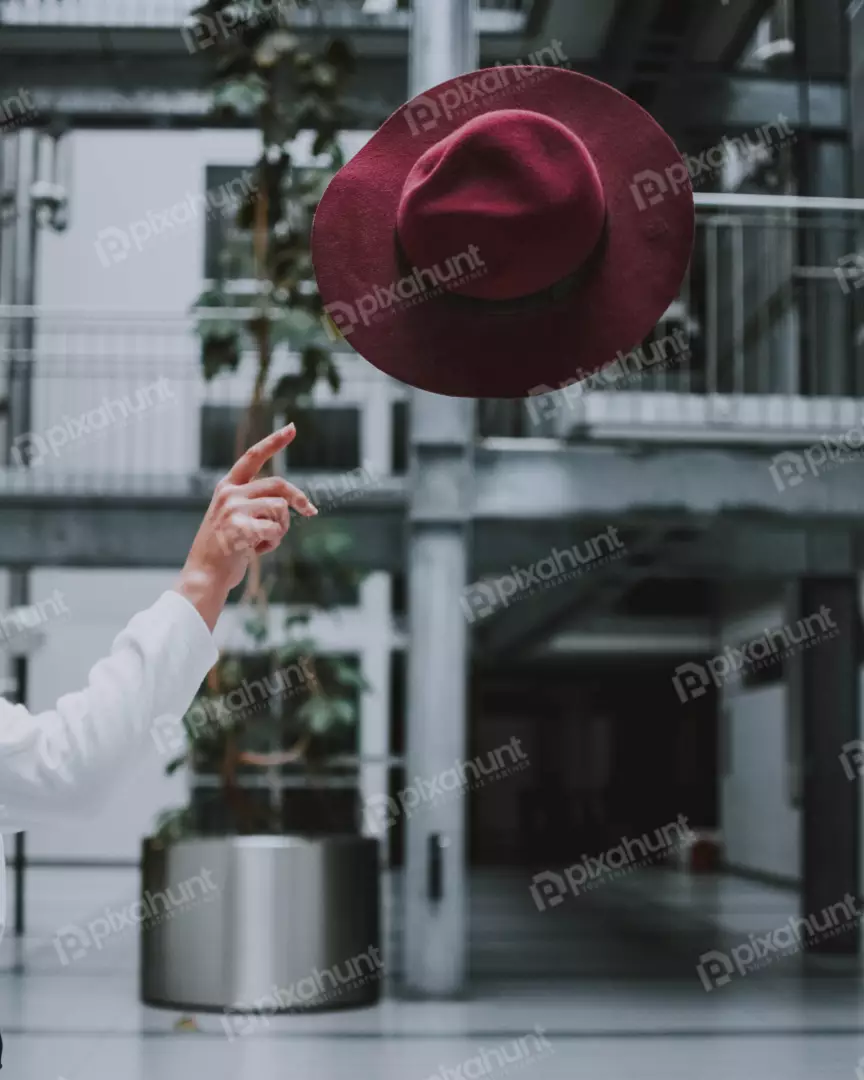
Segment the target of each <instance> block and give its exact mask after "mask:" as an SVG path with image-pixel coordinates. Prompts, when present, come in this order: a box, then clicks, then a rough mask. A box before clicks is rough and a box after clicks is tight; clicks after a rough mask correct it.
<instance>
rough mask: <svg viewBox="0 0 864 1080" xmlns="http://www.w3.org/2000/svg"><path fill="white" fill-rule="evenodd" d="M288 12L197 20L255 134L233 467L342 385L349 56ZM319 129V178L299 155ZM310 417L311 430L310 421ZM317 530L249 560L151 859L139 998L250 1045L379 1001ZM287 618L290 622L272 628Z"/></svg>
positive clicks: (217, 3) (224, 88)
mask: <svg viewBox="0 0 864 1080" xmlns="http://www.w3.org/2000/svg"><path fill="white" fill-rule="evenodd" d="M300 6H303V5H302V4H301V5H300ZM279 7H280V16H279V18H278V19H276V18H273V17H266V18H265V17H263V16H264V9H263V8H259V6H257V5H252V6H251V7H250V8H249V9H248V11H247V12H246V16H245V21H244V22H238V16H237V5H236V4H233V3H231V2H230V0H210V2H208V3H206V4H204V5H202V6H201V7H199V8H197V9H196V10H195V11H194V12H193V13H192V16H191V18H192V19H193V20H199V21H200V22H201V23H202V26H204V27H206V28H207V35H208V40H209V39H213V40H212V44H213V46H214V47H213V49H212V54H213V55H214V56H215V57H216V85H215V93H214V99H215V106H216V108H217V110H220V111H223V112H225V111H229V112H233V113H234V114H240V115H242V116H246V117H248V118H249V120H250V122H255V123H257V125H258V127H259V128H260V130H261V134H262V152H261V156H260V158H259V160H258V162H257V163H256V165H255V168H254V182H253V183H251V184H249V185H248V190H247V192H246V193H245V194H244V197H243V200H242V202H241V204H240V205H239V207H238V209H237V219H236V224H237V228H238V230H239V231H240V232H241V233H245V234H246V236H247V237H248V238H249V240H250V241H251V249H252V260H253V262H254V267H255V278H256V287H255V291H254V295H253V296H252V297H251V298H250V297H248V296H247V297H245V298H244V299H243V301H242V303H243V304H244V309H243V311H242V312H240V311H236V307H237V300H236V297H232V296H231V295H229V292H228V290H227V289H226V288H225V286H224V284H222V283H221V282H217V283H216V285H215V286H214V287H213V288H211V289H209V290H208V291H207V292H206V293H205V294H204V295H203V296H202V297H201V298H200V300H199V302H198V304H197V305H196V308H197V312H198V334H199V337H200V339H201V347H202V363H203V369H204V375H205V377H206V378H207V379H214V378H217V377H218V376H219V375H220V374H221V373H224V372H233V371H236V370H237V368H238V365H239V364H240V361H241V358H242V357H244V356H248V355H249V353H250V351H251V353H252V354H253V355H254V357H255V361H256V368H255V378H254V387H253V389H252V395H251V400H250V402H249V407H248V409H247V410H246V411H245V414H244V418H243V421H242V423H241V424H240V427H239V430H238V432H237V445H236V448H235V449H236V451H237V453H238V454H239V453H240V452H242V450H243V449H245V447H246V446H247V445H249V444H250V443H251V442H253V441H255V440H256V439H257V438H259V437H260V436H261V435H262V434H263V433H264V432H265V431H266V430H272V426H273V423H274V420H275V416H276V414H278V413H283V414H288V415H294V414H295V413H296V410H297V409H299V408H301V407H305V406H308V404H309V402H310V399H311V395H312V393H313V391H314V389H315V387H316V386H317V385H318V383H319V382H320V381H321V380H326V381H327V382H328V383H329V385H330V387H331V388H332V389H333V391H338V388H339V383H340V380H339V372H338V369H337V366H336V362H335V360H334V358H333V356H332V355H331V351H330V348H329V343H330V339H329V337H328V335H327V333H326V332H325V330H324V324H323V321H322V314H323V309H322V305H321V300H320V297H319V294H318V291H317V287H316V285H315V280H314V276H313V271H312V261H311V255H310V233H311V223H312V217H313V214H314V211H315V208H316V206H317V204H318V201H319V200H320V197H321V195H322V194H323V191H324V188H325V187H326V184H327V182H328V181H329V179H330V177H331V176H332V175H333V173H334V172H335V171H336V170H337V169H338V168H339V167H340V166H341V164H342V157H341V152H340V149H339V145H338V133H339V130H340V127H341V125H342V124H343V122H344V114H343V110H342V108H341V106H340V103H339V95H340V93H341V90H342V87H343V85H344V82H345V80H346V79H347V77H348V76H349V74H350V72H351V70H352V58H351V52H350V50H349V49H348V47H347V45H345V43H344V42H341V41H328V42H326V43H325V44H324V45H323V47H322V48H321V50H320V51H319V52H318V53H317V54H312V53H309V52H304V51H302V50H301V48H300V42H299V40H298V38H297V37H296V36H295V35H294V34H292V33H291V32H290V28H288V27H287V26H286V25H285V16H286V12H285V10H283V9H282V6H281V5H280V6H279ZM214 27H219V28H221V29H220V33H214ZM229 27H230V33H229V32H227V28H229ZM222 31H224V32H222ZM200 36H201V37H202V39H203V37H204V36H205V35H204V34H202V35H200ZM309 130H311V132H312V140H313V141H312V155H313V158H314V166H315V167H314V168H312V167H309V165H308V163H307V164H305V165H298V164H297V163H296V162H295V161H294V159H293V156H292V147H293V146H294V144H295V140H296V139H297V136H298V135H299V134H300V132H301V131H309ZM277 356H278V358H279V364H278V365H277V364H275V363H274V360H275V358H277ZM286 356H290V358H291V363H290V364H289V365H288V368H287V369H286V367H285V360H286ZM277 367H278V369H279V374H276V373H275V369H276V368H277ZM304 417H305V420H304V430H308V426H309V423H310V421H314V410H311V411H309V410H307V409H305V408H304ZM325 509H326V508H325ZM322 519H323V520H320V519H319V520H318V521H316V522H315V523H314V525H312V523H310V526H311V527H310V528H309V529H306V528H303V529H302V530H300V529H298V530H294V531H292V532H290V533H289V535H288V538H287V540H286V543H285V544H284V545H283V546H282V548H281V549H280V551H279V553H277V554H274V555H273V556H269V557H267V558H266V559H264V560H257V559H256V560H253V563H252V565H251V567H250V571H249V574H248V576H247V581H246V583H245V587H244V589H243V593H242V595H241V597H240V603H241V604H242V605H245V608H246V610H247V615H248V618H247V620H246V624H245V643H244V646H243V647H242V648H238V649H235V650H234V651H230V652H226V653H224V654H223V655H222V656H221V657H220V660H219V662H218V663H217V665H216V666H215V667H214V669H213V670H212V671H211V672H210V675H209V676H208V679H207V683H206V685H205V686H204V687H202V691H201V693H200V695H199V697H198V699H197V700H196V702H195V703H194V704H193V706H192V708H191V709H190V711H189V713H188V714H187V715H186V716H185V717H184V718H183V722H182V731H183V733H184V736H185V745H184V746H183V747H182V750H181V751H180V752H179V753H178V754H177V755H176V756H175V757H174V759H173V760H172V761H171V762H170V764H169V765H168V769H169V771H173V770H175V769H177V768H179V767H180V766H181V765H187V766H188V767H189V769H190V771H191V774H192V795H191V799H190V802H189V804H188V805H187V806H185V807H183V808H181V809H179V810H172V811H168V812H166V813H165V814H164V815H162V817H161V819H160V821H159V823H158V827H157V829H156V832H155V835H154V836H153V837H151V838H149V839H147V840H146V841H145V843H144V855H143V890H142V893H143V896H142V903H143V904H144V911H145V912H149V913H150V915H151V916H152V917H150V918H147V919H145V920H142V928H143V929H142V963H141V994H142V999H143V1000H144V1001H145V1002H146V1003H148V1004H153V1005H165V1006H169V1007H174V1008H178V1007H179V1008H184V1009H216V1010H220V1011H223V1012H224V1013H225V1015H226V1020H225V1022H226V1027H227V1029H228V1030H229V1034H236V1033H237V1032H238V1031H239V1028H238V1027H237V1024H238V1023H239V1021H235V1020H233V1019H232V1020H231V1021H230V1024H229V1020H228V1017H229V1016H232V1015H233V1016H242V1015H245V1014H261V1013H267V1012H291V1011H294V1010H296V1009H300V1008H302V1009H310V1008H327V1007H334V1006H346V1005H359V1004H368V1003H370V1002H372V1001H375V1000H377V997H378V993H379V987H380V978H379V976H380V973H381V961H380V953H379V952H378V946H379V927H378V866H379V859H378V850H377V842H376V841H374V840H369V839H364V838H363V837H362V836H360V834H359V819H360V815H359V805H358V803H359V797H358V789H357V760H356V757H352V755H351V753H350V752H349V751H350V750H351V749H352V736H353V732H354V730H355V729H356V724H357V717H358V706H359V695H360V694H362V692H363V690H364V688H365V686H364V682H363V678H362V674H361V673H360V672H359V670H358V669H357V666H356V665H355V664H353V663H352V662H351V661H350V659H349V658H346V657H342V656H334V655H328V654H327V653H326V652H325V651H323V650H322V649H321V647H320V644H319V642H318V641H317V640H316V638H315V636H314V634H313V633H311V631H310V620H311V618H312V616H313V614H314V612H316V611H320V610H322V609H326V608H328V607H333V606H335V605H336V604H338V602H339V601H340V599H341V598H342V596H343V595H344V594H345V592H346V590H351V589H352V588H356V585H357V574H356V573H355V571H354V570H353V568H352V567H351V565H350V540H349V538H348V537H347V536H345V535H344V534H342V533H341V532H339V531H338V530H337V529H334V528H332V527H328V525H327V521H326V513H325V514H324V515H322ZM274 601H278V602H280V603H281V604H283V605H287V606H286V607H285V608H284V610H286V611H287V612H288V614H287V616H286V617H285V619H284V622H283V625H282V626H281V627H278V628H276V630H275V631H274V627H273V623H274V620H273V618H272V617H271V616H272V611H271V609H270V607H269V605H270V604H271V603H273V602H274ZM197 881H206V883H207V886H208V888H207V890H206V895H205V892H204V891H203V890H202V889H197V890H196V889H195V888H194V887H193V886H192V885H191V884H190V883H192V882H197ZM199 893H200V895H199ZM189 905H192V906H194V908H195V910H194V913H192V912H190V913H188V914H185V913H184V912H183V911H182V910H181V909H182V908H184V907H186V906H189ZM244 1022H245V1021H244Z"/></svg>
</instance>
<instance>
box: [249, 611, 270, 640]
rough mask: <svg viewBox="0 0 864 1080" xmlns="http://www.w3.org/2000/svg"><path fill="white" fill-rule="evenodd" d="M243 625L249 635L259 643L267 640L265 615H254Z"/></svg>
mask: <svg viewBox="0 0 864 1080" xmlns="http://www.w3.org/2000/svg"><path fill="white" fill-rule="evenodd" d="M243 625H244V629H245V630H246V633H247V634H248V635H249V637H251V638H252V640H253V641H256V642H257V643H258V644H259V645H260V644H261V643H262V642H264V641H266V640H267V633H268V627H267V620H266V618H265V617H264V616H263V615H253V616H252V617H251V618H249V619H247V620H246V622H245V623H244V624H243Z"/></svg>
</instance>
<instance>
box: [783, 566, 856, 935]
mask: <svg viewBox="0 0 864 1080" xmlns="http://www.w3.org/2000/svg"><path fill="white" fill-rule="evenodd" d="M796 598H797V605H795V606H796V607H797V610H794V611H793V613H792V616H791V620H790V625H791V626H792V627H793V628H794V629H795V639H796V640H798V641H799V642H800V644H799V645H798V646H797V648H796V651H795V653H794V655H793V657H792V659H791V661H790V664H791V666H792V668H793V671H792V672H791V675H792V678H791V680H790V688H793V687H794V689H795V692H796V693H797V696H798V699H799V701H800V710H801V726H802V732H801V738H802V743H803V746H802V773H803V776H802V808H801V810H802V813H801V872H802V879H803V886H802V890H801V914H802V916H804V917H809V916H811V915H815V916H817V918H818V920H819V924H820V925H824V918H823V917H822V912H823V911H824V910H826V909H829V908H831V907H832V906H834V905H837V904H840V903H841V902H842V901H843V900H844V897H846V896H847V895H849V894H851V896H853V897H857V896H858V895H859V867H860V851H859V848H860V831H861V830H860V820H859V814H860V810H859V800H860V784H861V779H860V777H858V776H856V777H855V778H854V779H852V780H850V779H849V777H848V775H847V770H846V769H844V767H843V760H844V758H843V752H844V747H847V746H848V745H849V744H850V743H851V744H856V745H857V740H858V737H859V726H860V720H859V709H860V685H859V682H860V675H859V664H860V660H859V657H860V614H859V599H858V582H857V579H856V578H854V577H849V578H845V577H844V578H805V579H803V580H801V581H800V582H799V583H798V588H797V590H796ZM799 620H801V621H799ZM805 627H806V634H805V637H804V639H803V640H802V639H801V633H802V631H803V630H804V628H805ZM835 911H839V909H837V908H835ZM859 947H860V927H859V925H858V922H857V920H856V921H854V922H852V923H850V925H849V928H848V929H844V931H843V932H842V933H837V934H836V935H835V936H833V937H824V938H822V939H820V940H817V941H815V942H814V943H813V944H812V946H811V950H812V951H813V952H816V953H821V954H825V955H834V956H843V955H854V954H856V953H857V952H858V950H859Z"/></svg>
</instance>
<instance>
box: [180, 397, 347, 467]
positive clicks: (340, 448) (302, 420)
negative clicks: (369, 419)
mask: <svg viewBox="0 0 864 1080" xmlns="http://www.w3.org/2000/svg"><path fill="white" fill-rule="evenodd" d="M245 412H246V409H245V408H244V407H243V406H239V405H204V406H203V407H202V409H201V468H202V469H214V470H220V471H227V470H228V469H230V468H231V466H232V465H233V464H234V460H235V458H236V456H237V455H236V449H237V430H238V427H239V425H240V423H241V422H242V420H243V417H244V415H245ZM291 419H292V420H294V421H295V422H296V424H297V428H298V430H299V431H301V432H302V438H299V439H297V441H296V443H294V444H293V445H292V446H290V447H289V448H288V449H287V450H286V452H285V458H286V461H285V464H286V471H288V472H291V471H292V470H293V471H294V472H298V471H301V472H337V471H338V472H343V471H344V472H349V471H351V470H353V469H358V468H360V466H361V460H360V411H359V409H358V408H356V407H355V406H326V407H322V408H309V409H301V410H296V409H295V410H294V411H293V413H292V416H291Z"/></svg>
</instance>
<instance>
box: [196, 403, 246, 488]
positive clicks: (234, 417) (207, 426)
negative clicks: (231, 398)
mask: <svg viewBox="0 0 864 1080" xmlns="http://www.w3.org/2000/svg"><path fill="white" fill-rule="evenodd" d="M243 412H244V410H243V409H242V408H241V407H240V406H238V405H205V406H204V407H203V408H202V409H201V468H202V469H213V470H218V471H219V472H227V471H228V470H229V469H230V468H231V466H232V465H233V464H234V460H235V458H236V454H235V450H236V448H237V429H238V427H239V424H240V422H241V420H242V419H243Z"/></svg>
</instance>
